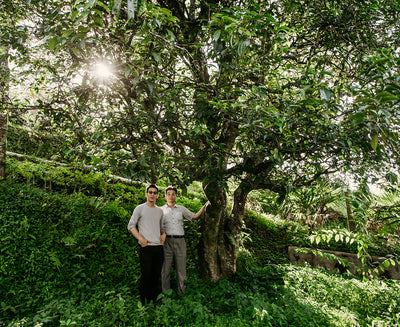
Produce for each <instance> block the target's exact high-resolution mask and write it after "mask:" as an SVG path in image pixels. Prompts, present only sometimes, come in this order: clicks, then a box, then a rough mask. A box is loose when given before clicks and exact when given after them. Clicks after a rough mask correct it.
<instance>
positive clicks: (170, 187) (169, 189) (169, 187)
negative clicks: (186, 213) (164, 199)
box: [165, 185, 178, 194]
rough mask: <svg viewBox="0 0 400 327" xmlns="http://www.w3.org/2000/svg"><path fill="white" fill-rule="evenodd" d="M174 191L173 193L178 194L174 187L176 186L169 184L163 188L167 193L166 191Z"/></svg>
mask: <svg viewBox="0 0 400 327" xmlns="http://www.w3.org/2000/svg"><path fill="white" fill-rule="evenodd" d="M171 190H172V191H175V194H178V190H177V189H176V187H175V186H172V185H170V186H168V187H167V188H166V189H165V194H167V192H168V191H171Z"/></svg>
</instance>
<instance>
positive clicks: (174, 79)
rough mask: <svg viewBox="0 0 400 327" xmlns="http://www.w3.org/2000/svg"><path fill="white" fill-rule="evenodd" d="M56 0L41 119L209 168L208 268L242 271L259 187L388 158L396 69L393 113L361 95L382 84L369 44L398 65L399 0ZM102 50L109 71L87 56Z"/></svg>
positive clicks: (48, 21)
mask: <svg viewBox="0 0 400 327" xmlns="http://www.w3.org/2000/svg"><path fill="white" fill-rule="evenodd" d="M38 3H39V4H40V2H38ZM57 3H58V2H51V1H50V2H48V3H47V6H50V7H51V6H53V7H51V8H52V10H49V9H48V8H49V7H47V8H46V7H44V5H43V4H41V5H40V6H39V7H37V8H38V10H37V16H38V17H39V18H38V23H40V24H42V25H41V26H42V28H40V29H38V36H39V35H40V33H43V37H45V40H46V44H47V45H48V47H49V48H50V50H52V52H53V54H52V58H53V59H52V60H47V61H46V65H45V67H47V68H49V67H50V70H49V71H50V72H51V73H52V76H53V77H52V78H53V81H56V84H57V93H55V92H53V93H52V97H51V101H50V100H49V99H41V100H40V101H41V104H43V117H44V119H47V120H51V121H52V124H48V125H49V126H50V125H51V126H55V125H54V123H56V125H57V126H63V128H64V129H66V130H69V131H71V132H72V133H73V134H71V135H73V136H74V138H75V140H76V141H75V145H76V147H75V149H77V148H79V149H80V151H81V152H80V153H81V154H82V153H84V154H85V158H88V157H89V158H101V159H102V162H107V163H109V164H110V165H112V166H113V167H123V168H124V169H126V170H125V171H126V172H130V173H132V174H133V173H138V172H139V173H140V174H141V175H143V176H145V178H146V179H147V180H152V181H155V180H157V178H167V179H169V180H170V181H171V182H174V183H176V184H178V185H180V186H184V185H186V184H187V183H189V182H191V181H193V180H197V181H201V182H202V183H203V186H204V192H205V195H206V196H207V198H208V199H209V200H210V202H211V205H210V206H209V207H208V209H207V212H206V214H205V217H204V219H203V225H202V240H201V244H200V264H201V268H202V271H203V274H204V275H205V276H206V277H208V278H210V279H212V280H218V279H219V278H220V277H221V276H230V275H232V274H234V273H235V271H236V259H237V248H238V244H239V242H240V237H241V229H242V224H243V221H242V219H243V214H244V210H245V204H246V199H247V196H248V194H249V192H251V191H252V190H256V189H269V190H272V191H274V192H277V193H278V194H279V195H280V196H281V198H283V197H284V196H285V195H286V194H287V192H288V191H290V189H292V188H296V187H300V186H304V185H307V184H309V183H311V182H312V181H314V180H316V179H318V178H319V177H321V176H322V175H326V174H329V173H333V172H342V171H345V170H347V171H350V172H352V173H353V174H356V175H357V174H358V175H359V176H361V177H363V176H364V177H365V176H367V175H366V174H367V173H372V172H373V171H374V170H375V171H376V170H379V169H380V167H381V166H386V167H387V165H390V164H392V160H393V158H392V156H391V153H392V152H390V147H388V146H387V145H390V144H393V142H396V141H397V134H396V133H395V132H397V131H395V130H393V129H395V128H397V127H396V125H393V122H398V118H399V117H398V112H397V111H396V106H397V105H398V94H397V95H396V94H394V93H395V91H393V90H396V87H398V85H397V84H396V83H398V82H395V80H394V81H393V84H394V86H393V87H392V89H389V90H388V89H387V88H384V90H383V91H384V92H388V93H389V94H391V95H392V98H391V99H388V98H385V99H386V100H385V102H384V103H382V102H380V103H378V104H376V106H377V107H379V106H381V107H382V106H383V107H385V108H384V109H385V113H384V114H382V112H380V111H379V110H380V109H379V108H378V109H377V108H375V109H373V108H372V107H371V105H370V104H366V103H365V102H366V98H367V96H364V97H359V98H358V102H357V101H356V100H355V99H356V97H355V95H357V94H359V93H360V92H361V91H363V90H362V89H361V90H360V88H362V86H365V90H364V91H366V92H367V93H368V94H367V95H368V97H369V98H370V99H374V97H375V93H374V92H375V90H376V86H377V84H379V85H384V84H385V80H384V78H382V79H381V80H379V83H377V80H376V79H375V82H376V83H375V84H374V83H369V81H370V80H371V78H370V77H371V75H370V70H371V67H372V63H373V60H372V59H370V58H372V56H376V55H379V56H380V57H382V58H385V59H386V63H387V66H386V68H387V71H389V72H392V75H393V71H395V69H398V60H397V61H396V60H395V58H393V56H392V54H393V55H394V54H395V53H396V51H397V50H398V48H397V47H396V44H399V42H398V41H399V39H398V38H399V27H398V24H397V18H398V15H399V5H398V4H397V2H396V1H375V0H374V1H373V0H371V1H362V2H360V1H355V0H353V1H346V2H344V3H343V2H341V1H334V0H328V1H326V0H325V1H312V2H311V1H293V0H287V1H271V2H269V1H261V2H260V1H246V2H245V3H244V2H241V1H228V0H227V1H177V0H158V1H156V0H154V1H147V3H145V2H144V1H139V2H136V3H137V7H135V8H136V9H134V10H133V12H134V13H135V15H132V10H130V11H129V10H127V6H128V3H129V4H131V3H132V1H127V2H125V1H122V2H115V3H114V2H113V1H110V2H107V1H103V2H101V1H92V2H86V1H73V2H71V3H70V2H63V3H60V4H57ZM130 6H131V5H129V7H130ZM49 13H50V14H49ZM128 13H130V14H129V15H128ZM382 49H384V51H382ZM100 61H101V62H102V63H103V64H104V65H109V66H110V67H111V68H112V69H113V72H112V74H111V75H110V76H109V78H108V79H107V80H100V79H99V78H96V75H95V74H94V73H93V72H92V70H91V68H92V67H93V66H94V63H95V62H100ZM54 63H57V64H56V65H55V64H54ZM61 68H62V69H61ZM374 76H376V75H374ZM78 77H80V78H78ZM396 97H397V98H396ZM46 100H47V101H46ZM396 101H397V102H396ZM388 104H389V105H388ZM83 148H84V150H82V149H83ZM387 149H389V150H388V151H387ZM391 149H392V150H393V149H395V147H392V148H391ZM229 182H232V184H231V185H235V186H234V189H233V190H230V189H229V187H228V183H229ZM228 191H232V197H233V200H232V204H231V206H229V205H228ZM228 208H231V209H230V211H229V212H228Z"/></svg>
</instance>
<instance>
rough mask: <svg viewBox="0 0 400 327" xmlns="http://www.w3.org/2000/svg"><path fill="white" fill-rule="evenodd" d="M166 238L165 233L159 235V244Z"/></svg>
mask: <svg viewBox="0 0 400 327" xmlns="http://www.w3.org/2000/svg"><path fill="white" fill-rule="evenodd" d="M166 238H167V234H165V233H163V234H161V236H160V242H161V245H164V243H165V239H166Z"/></svg>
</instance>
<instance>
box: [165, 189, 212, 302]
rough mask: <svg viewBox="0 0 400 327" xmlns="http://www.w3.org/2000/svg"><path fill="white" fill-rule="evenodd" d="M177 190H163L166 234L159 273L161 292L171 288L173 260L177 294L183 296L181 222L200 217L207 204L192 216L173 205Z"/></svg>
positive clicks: (183, 209)
mask: <svg viewBox="0 0 400 327" xmlns="http://www.w3.org/2000/svg"><path fill="white" fill-rule="evenodd" d="M177 195H178V190H177V188H176V187H174V186H168V187H167V188H166V189H165V198H166V199H167V203H166V204H165V205H163V206H162V207H161V209H162V211H163V213H164V215H163V229H164V230H165V233H166V234H167V238H166V240H165V243H164V263H163V267H162V271H161V285H162V291H163V292H165V291H167V290H169V289H170V288H171V268H172V263H173V261H174V259H175V269H176V277H177V286H178V292H179V294H181V295H184V294H185V289H186V286H185V281H186V241H185V238H184V234H185V232H184V229H183V220H184V219H187V220H190V221H191V220H193V219H196V218H198V217H200V216H201V215H202V214H203V212H204V210H205V208H206V207H207V205H208V202H207V203H206V204H205V205H204V206H203V207H202V208H201V209H200V210H199V211H198V212H197V213H196V214H194V213H193V212H191V211H190V210H189V209H187V208H185V207H184V206H181V205H177V204H175V201H176V197H177Z"/></svg>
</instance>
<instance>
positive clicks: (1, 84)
mask: <svg viewBox="0 0 400 327" xmlns="http://www.w3.org/2000/svg"><path fill="white" fill-rule="evenodd" d="M9 76H10V74H9V69H8V49H1V48H0V180H4V179H5V178H6V152H7V126H8V114H7V108H8V102H9V100H8V78H9Z"/></svg>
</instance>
